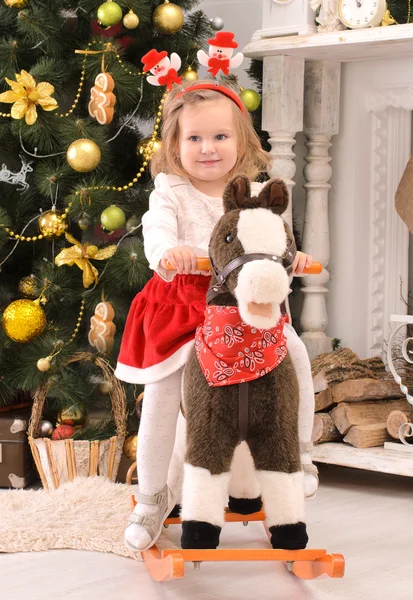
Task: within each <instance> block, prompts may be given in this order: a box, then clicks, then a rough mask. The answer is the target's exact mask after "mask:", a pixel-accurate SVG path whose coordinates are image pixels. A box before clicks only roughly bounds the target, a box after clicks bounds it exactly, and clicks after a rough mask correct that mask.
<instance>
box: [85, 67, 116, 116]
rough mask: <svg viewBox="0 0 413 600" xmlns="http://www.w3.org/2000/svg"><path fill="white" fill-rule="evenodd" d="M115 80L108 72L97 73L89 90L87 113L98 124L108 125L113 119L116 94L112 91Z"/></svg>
mask: <svg viewBox="0 0 413 600" xmlns="http://www.w3.org/2000/svg"><path fill="white" fill-rule="evenodd" d="M114 87H115V82H114V81H113V77H112V76H111V75H109V73H99V75H98V76H97V77H96V79H95V85H94V86H93V87H92V89H91V90H90V102H89V106H88V109H89V114H90V116H91V117H93V118H94V119H96V121H97V122H98V123H100V125H109V123H111V122H112V119H113V113H114V111H115V109H114V106H115V104H116V96H115V94H114V93H113V91H112V90H113V88H114Z"/></svg>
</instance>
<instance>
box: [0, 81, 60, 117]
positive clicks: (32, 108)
mask: <svg viewBox="0 0 413 600" xmlns="http://www.w3.org/2000/svg"><path fill="white" fill-rule="evenodd" d="M5 79H6V81H7V83H8V84H9V86H10V87H11V90H9V91H8V92H3V93H2V94H0V102H6V103H9V104H13V106H12V107H11V111H10V114H11V116H12V117H13V119H23V117H25V119H26V123H27V125H33V123H35V122H36V119H37V107H38V106H41V107H42V108H43V110H56V108H57V102H56V100H55V99H54V98H52V97H51V94H53V93H54V87H53V86H52V84H51V83H47V81H42V82H41V83H38V84H36V80H35V79H34V77H32V75H30V73H28V72H27V71H24V70H23V71H21V73H16V81H13V80H12V79H8V78H7V77H6V78H5Z"/></svg>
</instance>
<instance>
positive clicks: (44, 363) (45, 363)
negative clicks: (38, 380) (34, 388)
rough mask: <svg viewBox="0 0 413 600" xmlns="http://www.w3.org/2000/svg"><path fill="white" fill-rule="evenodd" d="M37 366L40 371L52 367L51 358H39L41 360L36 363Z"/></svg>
mask: <svg viewBox="0 0 413 600" xmlns="http://www.w3.org/2000/svg"><path fill="white" fill-rule="evenodd" d="M36 366H37V368H38V369H39V371H43V372H45V371H48V370H49V369H50V359H49V358H39V360H38V361H37V363H36Z"/></svg>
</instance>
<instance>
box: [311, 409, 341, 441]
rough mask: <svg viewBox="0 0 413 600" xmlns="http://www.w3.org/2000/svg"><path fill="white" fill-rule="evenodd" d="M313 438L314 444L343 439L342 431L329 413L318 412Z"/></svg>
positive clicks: (315, 416)
mask: <svg viewBox="0 0 413 600" xmlns="http://www.w3.org/2000/svg"><path fill="white" fill-rule="evenodd" d="M311 440H312V442H313V443H314V444H322V443H324V442H337V441H338V440H341V435H340V432H339V431H338V429H337V427H336V426H335V425H334V421H333V419H332V418H331V416H330V414H329V413H318V414H316V415H314V424H313V433H312V437H311Z"/></svg>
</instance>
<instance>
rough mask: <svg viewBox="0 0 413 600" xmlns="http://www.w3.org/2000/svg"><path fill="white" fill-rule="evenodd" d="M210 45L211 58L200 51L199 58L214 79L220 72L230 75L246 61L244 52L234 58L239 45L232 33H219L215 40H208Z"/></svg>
mask: <svg viewBox="0 0 413 600" xmlns="http://www.w3.org/2000/svg"><path fill="white" fill-rule="evenodd" d="M208 44H209V56H208V55H207V54H206V52H204V51H203V50H199V51H198V53H197V56H198V60H199V62H200V63H201V65H203V66H204V67H208V73H211V75H212V77H216V76H217V74H218V73H219V71H222V72H223V73H224V75H228V74H229V70H230V69H236V68H237V67H239V66H240V64H241V63H242V61H243V60H244V55H243V54H242V52H238V54H236V55H235V56H234V57H233V56H232V55H233V53H234V49H235V48H238V44H237V42H236V41H234V34H233V33H232V32H231V31H218V33H217V34H216V36H215V37H214V38H213V39H210V40H208Z"/></svg>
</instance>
